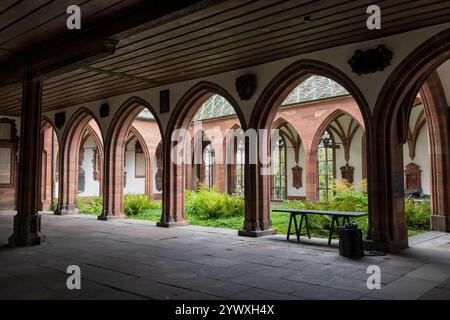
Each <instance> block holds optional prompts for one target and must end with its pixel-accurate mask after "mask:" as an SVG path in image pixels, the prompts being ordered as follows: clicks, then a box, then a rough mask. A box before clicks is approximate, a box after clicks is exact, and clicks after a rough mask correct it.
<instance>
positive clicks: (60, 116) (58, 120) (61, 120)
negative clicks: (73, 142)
mask: <svg viewBox="0 0 450 320" xmlns="http://www.w3.org/2000/svg"><path fill="white" fill-rule="evenodd" d="M65 123H66V113H65V112H58V113H56V114H55V126H56V127H57V128H58V129H61V128H62V127H63V126H64V124H65Z"/></svg>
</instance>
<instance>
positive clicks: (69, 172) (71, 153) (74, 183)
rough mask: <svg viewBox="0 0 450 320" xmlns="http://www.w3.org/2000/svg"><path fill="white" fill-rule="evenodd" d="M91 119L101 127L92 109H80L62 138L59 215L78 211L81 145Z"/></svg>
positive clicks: (57, 212) (67, 126) (57, 211)
mask: <svg viewBox="0 0 450 320" xmlns="http://www.w3.org/2000/svg"><path fill="white" fill-rule="evenodd" d="M91 120H94V121H95V122H96V123H97V125H98V127H99V128H100V125H99V122H98V120H97V118H96V117H95V115H94V114H93V113H92V111H90V110H89V109H87V108H84V107H82V108H80V109H78V110H77V111H76V112H75V113H74V114H73V115H72V117H71V118H70V120H69V122H68V123H67V125H66V127H65V130H64V133H63V136H62V138H61V145H60V158H59V161H60V164H59V166H60V171H59V188H58V190H59V191H58V193H59V194H58V208H57V210H56V212H55V214H57V215H65V214H71V213H75V212H76V198H77V193H78V161H79V156H80V154H79V152H80V145H81V141H82V139H83V133H84V131H85V130H86V128H87V127H88V126H89V122H90V121H91Z"/></svg>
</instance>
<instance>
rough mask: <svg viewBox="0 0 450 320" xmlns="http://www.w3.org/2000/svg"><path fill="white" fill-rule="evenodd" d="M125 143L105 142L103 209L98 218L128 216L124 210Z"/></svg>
mask: <svg viewBox="0 0 450 320" xmlns="http://www.w3.org/2000/svg"><path fill="white" fill-rule="evenodd" d="M124 148H125V146H124V145H122V144H121V145H117V146H116V145H112V143H111V142H110V141H107V143H106V144H105V157H104V160H103V161H104V163H103V174H102V180H103V188H102V191H103V194H102V195H103V210H102V213H101V214H100V215H99V216H98V220H104V221H106V220H112V219H124V218H126V217H127V216H126V215H125V214H124V213H123V212H122V210H123V186H124V169H123V168H124V161H125V160H124V152H121V151H120V150H124Z"/></svg>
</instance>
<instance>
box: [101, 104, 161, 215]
mask: <svg viewBox="0 0 450 320" xmlns="http://www.w3.org/2000/svg"><path fill="white" fill-rule="evenodd" d="M144 109H148V110H149V111H150V112H151V113H152V115H153V117H154V118H155V121H156V123H157V124H158V128H159V133H160V135H161V137H162V138H163V137H164V135H163V127H162V125H161V121H160V119H159V118H158V116H157V114H156V112H155V110H154V108H153V107H152V106H151V105H150V104H149V103H148V102H147V101H145V100H144V99H142V98H139V97H131V98H129V99H128V100H126V101H125V102H124V103H123V104H122V105H121V106H120V107H119V109H118V110H117V111H116V113H115V114H114V117H113V119H112V121H111V123H110V125H109V128H108V132H107V135H106V143H105V167H104V179H103V188H104V192H103V194H104V196H103V211H102V214H101V215H100V216H99V217H98V218H99V220H108V219H112V218H125V217H126V216H125V214H124V213H123V185H124V180H123V179H124V160H125V143H126V140H127V136H128V134H129V132H130V131H131V130H132V123H133V121H134V120H135V119H136V117H137V116H138V115H139V113H141V112H142V111H143V110H144ZM144 145H145V144H144Z"/></svg>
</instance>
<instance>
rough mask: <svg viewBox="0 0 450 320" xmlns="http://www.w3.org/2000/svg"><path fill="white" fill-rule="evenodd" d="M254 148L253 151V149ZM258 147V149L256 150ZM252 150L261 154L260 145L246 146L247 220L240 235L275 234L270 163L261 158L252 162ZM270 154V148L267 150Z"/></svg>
mask: <svg viewBox="0 0 450 320" xmlns="http://www.w3.org/2000/svg"><path fill="white" fill-rule="evenodd" d="M251 149H252V151H251ZM255 149H256V150H255ZM250 152H255V155H259V153H258V146H257V145H255V146H250V145H249V143H248V142H247V143H246V146H245V169H244V171H245V176H244V177H245V182H244V185H245V220H244V227H243V228H242V229H241V230H239V231H238V235H240V236H246V237H260V236H266V235H271V234H275V233H276V230H274V229H272V223H271V221H270V177H271V176H270V173H271V171H270V165H269V164H266V165H264V164H262V163H261V162H260V161H259V160H256V164H255V163H253V164H252V163H251V161H250V159H251V157H250ZM266 153H267V154H270V150H267V152H266Z"/></svg>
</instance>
